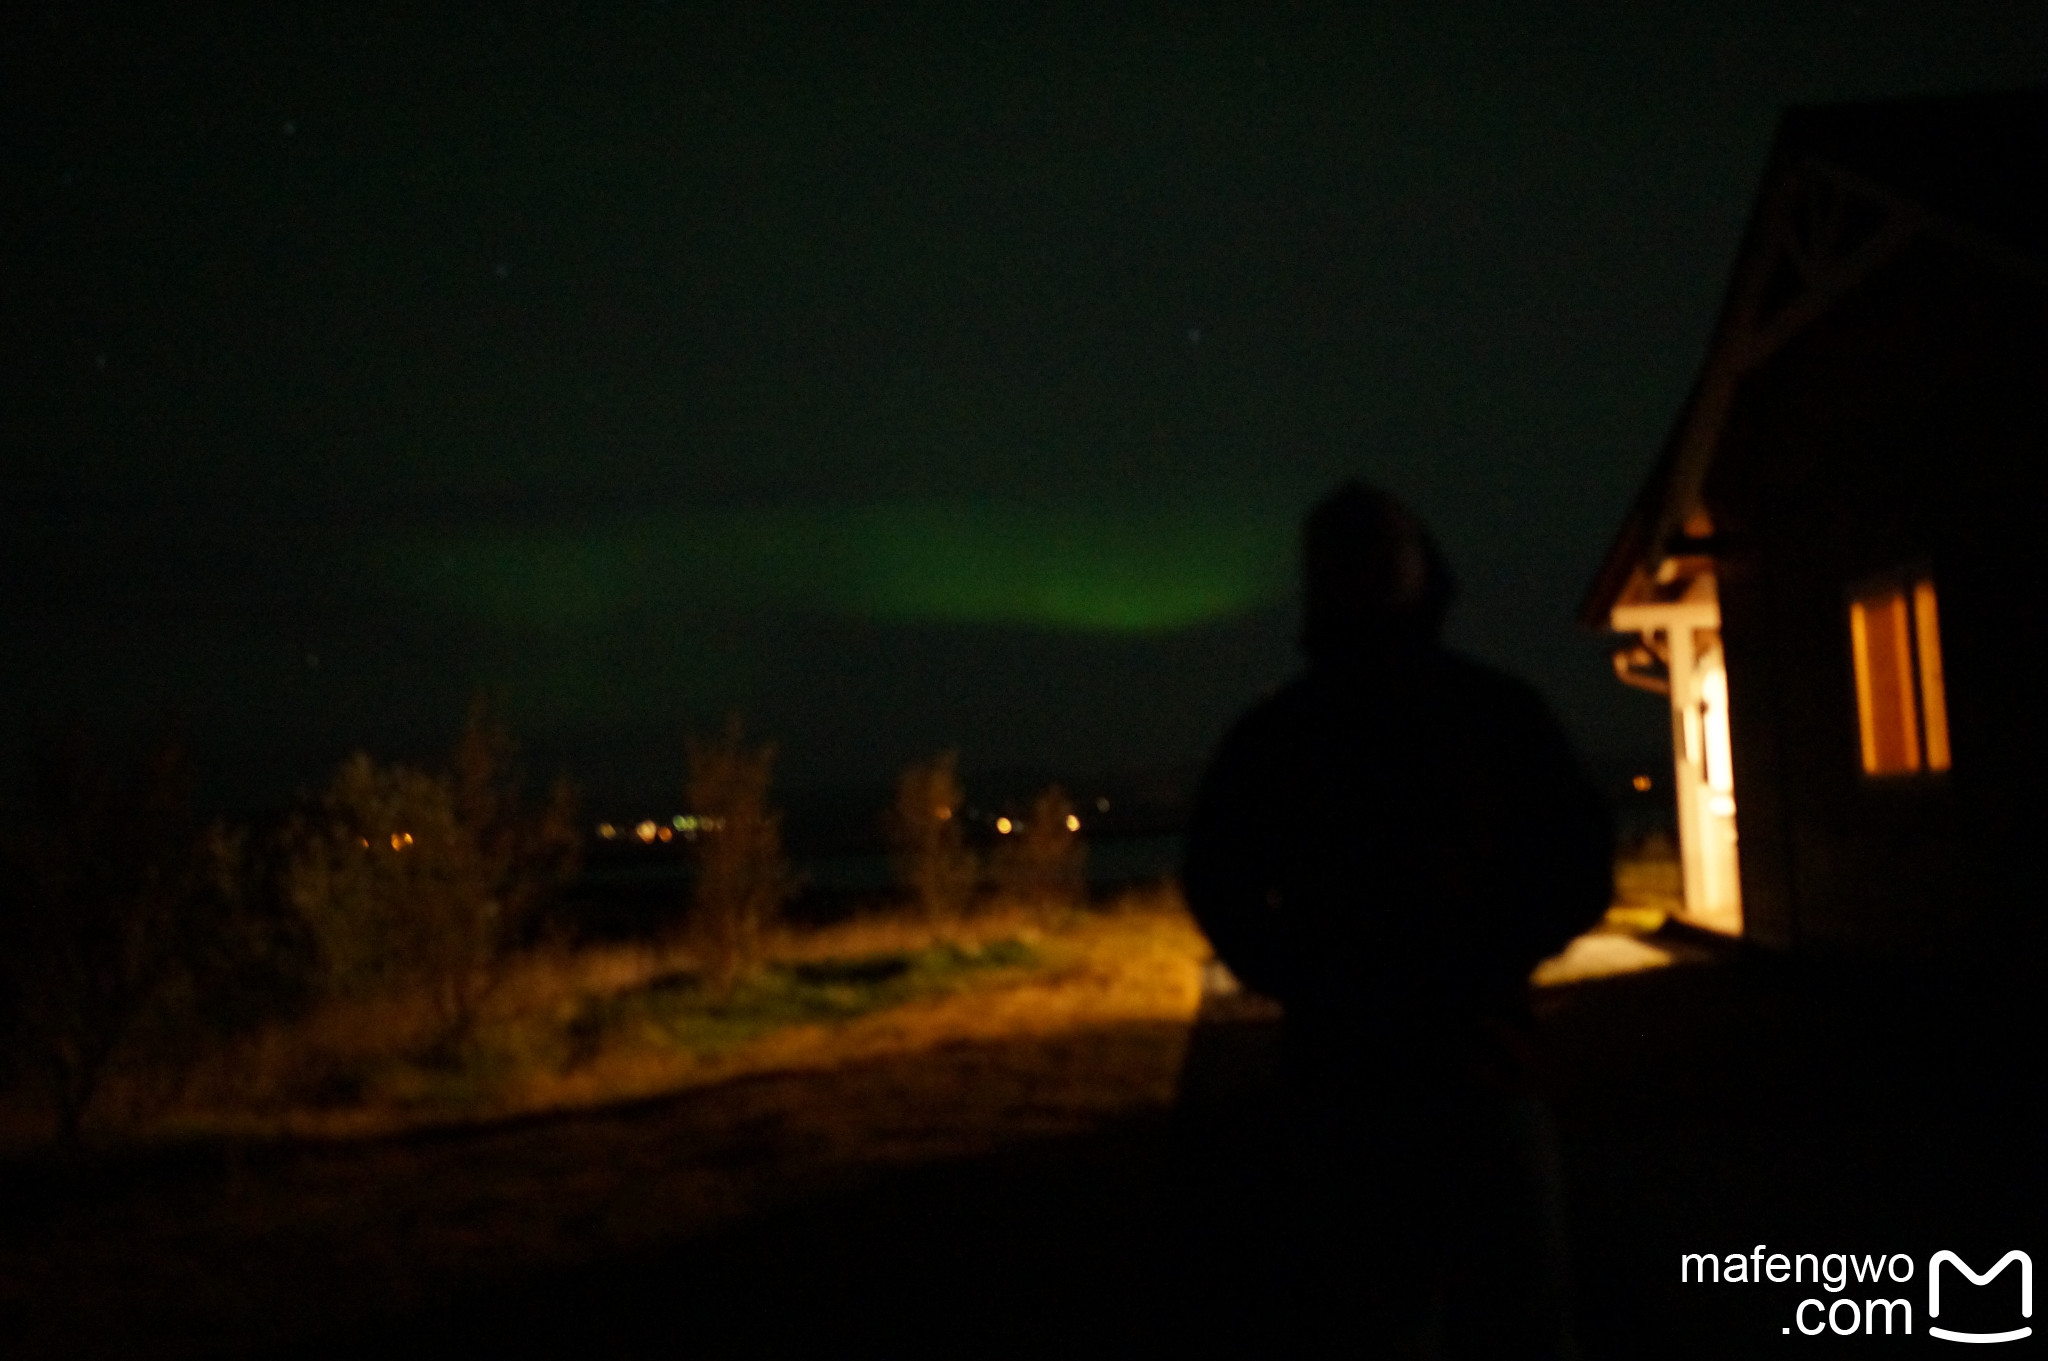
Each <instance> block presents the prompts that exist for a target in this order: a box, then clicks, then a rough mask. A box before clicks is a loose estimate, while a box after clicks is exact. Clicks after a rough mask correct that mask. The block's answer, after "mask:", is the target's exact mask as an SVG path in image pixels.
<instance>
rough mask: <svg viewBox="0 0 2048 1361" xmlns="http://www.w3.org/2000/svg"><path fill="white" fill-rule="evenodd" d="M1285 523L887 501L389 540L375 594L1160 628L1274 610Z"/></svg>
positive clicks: (553, 628) (531, 630)
mask: <svg viewBox="0 0 2048 1361" xmlns="http://www.w3.org/2000/svg"><path fill="white" fill-rule="evenodd" d="M1292 545H1293V517H1292V513H1291V512H1283V511H1279V510H1272V511H1267V510H1265V509H1264V508H1261V507H1256V506H1239V507H1237V508H1234V509H1230V508H1218V507H1206V508H1200V507H1178V508H1173V509H1171V510H1166V509H1155V510H1147V511H1143V512H1140V513H1136V514H1131V513H1123V512H1120V511H1117V510H1114V509H1112V508H1107V507H1075V506H1066V507H1059V506H1021V507H1020V506H1007V507H998V506H987V505H972V504H940V503H930V502H888V503H880V504H869V505H860V506H847V507H825V506H804V507H789V508H737V509H725V510H701V511H685V512H679V513H664V514H649V515H646V516H642V517H634V518H622V519H616V520H611V521H606V522H600V523H596V524H585V525H580V526H576V527H563V526H560V525H506V524H498V525H492V526H486V527H481V528H469V529H454V530H447V529H444V530H440V531H437V532H435V533H434V534H432V535H431V536H429V535H424V534H423V535H419V536H415V537H410V538H404V539H399V540H395V541H391V542H388V543H387V545H386V546H385V548H384V550H383V551H382V552H381V554H380V558H381V567H382V574H383V576H384V577H385V580H386V584H387V585H388V586H390V587H391V588H393V589H395V590H398V591H400V592H402V593H405V594H408V595H413V596H415V597H422V598H424V599H425V600H426V601H428V602H430V603H431V604H433V605H436V606H438V607H440V608H443V609H450V610H453V611H456V612H458V613H459V614H461V615H463V616H464V617H466V618H469V619H471V620H473V621H475V622H478V623H482V624H485V625H487V626H490V627H493V628H497V629H501V630H504V631H507V632H511V633H516V634H521V635H528V636H531V635H536V634H539V635H553V636H559V635H562V634H574V633H579V632H582V631H585V630H587V629H592V628H601V627H605V626H607V625H610V624H612V623H615V622H617V621H619V620H621V619H625V618H628V617H631V616H633V615H636V614H644V613H645V612H647V611H649V610H659V609H660V608H661V607H662V606H663V605H664V604H665V603H666V604H670V605H677V606H680V605H684V604H688V605H691V606H694V607H706V608H711V609H742V610H816V611H823V612H827V613H831V614H835V615H840V616H844V617H849V618H862V619H872V620H878V621H884V622H903V623H917V622H937V623H952V624H962V625H993V626H1011V627H1017V626H1022V627H1037V628H1044V629H1055V630H1067V631H1076V632H1085V633H1120V634H1159V633H1167V632H1172V631H1175V630H1179V629H1184V628H1188V627H1191V626H1195V625H1199V624H1203V623H1207V622H1210V621H1213V620H1217V619H1222V618H1226V617H1229V616H1232V615H1237V614H1241V613H1243V612H1245V611H1247V610H1251V609H1255V608H1257V607H1259V606H1261V605H1266V604H1270V603H1272V602H1274V601H1277V600H1279V599H1282V598H1284V596H1285V594H1286V592H1287V590H1288V588H1289V583H1290V581H1291V571H1292V559H1291V556H1290V554H1291V552H1292Z"/></svg>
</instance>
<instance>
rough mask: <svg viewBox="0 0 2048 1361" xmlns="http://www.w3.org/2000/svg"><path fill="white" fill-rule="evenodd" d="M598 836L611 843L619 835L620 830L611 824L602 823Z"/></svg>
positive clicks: (599, 826) (599, 824) (598, 826)
mask: <svg viewBox="0 0 2048 1361" xmlns="http://www.w3.org/2000/svg"><path fill="white" fill-rule="evenodd" d="M597 834H598V835H599V836H601V837H603V838H604V839H605V840H606V841H610V840H611V839H612V838H613V837H616V836H617V835H618V834H619V829H618V828H616V827H614V826H612V825H611V824H610V823H609V822H600V823H598V824H597Z"/></svg>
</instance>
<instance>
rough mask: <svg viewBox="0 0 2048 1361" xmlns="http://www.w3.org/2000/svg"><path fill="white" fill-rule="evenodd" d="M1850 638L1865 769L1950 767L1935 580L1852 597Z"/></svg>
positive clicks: (1901, 771) (1896, 771)
mask: <svg viewBox="0 0 2048 1361" xmlns="http://www.w3.org/2000/svg"><path fill="white" fill-rule="evenodd" d="M1849 640H1850V646H1851V650H1852V652H1853V654H1854V657H1855V663H1856V720H1857V729H1858V732H1859V734H1860V736H1861V738H1862V747H1863V770H1864V773H1865V774H1868V775H1910V774H1913V773H1915V772H1917V771H1921V770H1947V769H1948V768H1949V746H1948V700H1947V694H1946V692H1945V690H1944V689H1943V685H1942V672H1941V631H1940V627H1939V622H1938V618H1937V612H1936V608H1935V598H1934V583H1933V582H1932V581H1928V580H1926V579H1924V578H1923V579H1921V580H1918V581H1915V582H1913V583H1912V584H1911V585H1910V586H1907V585H1893V586H1884V587H1880V588H1878V589H1876V590H1873V591H1868V592H1865V593H1864V594H1862V595H1859V596H1857V597H1856V598H1854V599H1853V600H1851V601H1850V602H1849Z"/></svg>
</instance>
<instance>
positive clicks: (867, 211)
mask: <svg viewBox="0 0 2048 1361" xmlns="http://www.w3.org/2000/svg"><path fill="white" fill-rule="evenodd" d="M874 8H880V7H869V6H854V5H833V6H812V7H804V8H778V7H775V6H771V5H765V4H735V5H728V6H719V7H710V8H705V7H695V6H686V5H681V4H659V3H657V4H648V3H645V2H644V0H641V2H640V3H634V4H622V5H587V6H581V7H577V8H575V9H573V10H572V9H569V8H567V7H562V8H554V7H546V8H544V7H540V6H505V7H489V6H477V5H463V4H434V5H419V4H399V5H387V6H381V7H373V6H359V5H335V6H332V7H311V6H304V5H295V4H289V3H275V4H270V5H265V6H247V7H241V8H237V9H233V10H230V9H226V8H222V7H217V6H210V5H202V4H196V3H195V4H180V5H176V6H165V7H161V8H160V9H157V10H152V11H150V12H148V13H143V12H126V13H124V12H121V11H116V10H110V9H103V8H101V7H92V8H90V9H88V8H86V7H56V8H40V9H32V10H29V11H27V12H23V13H11V14H10V15H9V17H8V18H6V19H4V20H0V25H4V29H0V119H4V127H0V139H4V140H0V176H4V182H0V194H4V197H0V203H4V208H0V466H4V471H0V510H4V538H0V629H4V637H5V643H4V648H0V715H4V718H0V726H4V733H0V736H4V739H5V741H6V743H7V744H8V749H9V750H11V751H13V752H16V753H18V752H19V751H21V750H22V748H23V746H24V744H26V743H28V742H30V741H32V740H33V739H35V738H36V737H37V736H38V735H41V734H47V733H49V732H52V731H55V730H57V729H60V728H63V727H64V726H66V725H69V724H73V723H82V724H83V725H84V726H85V727H86V728H87V729H89V730H91V731H93V732H95V733H98V734H101V735H102V736H103V737H104V738H105V739H106V740H109V741H115V742H119V741H125V740H133V739H135V738H136V737H137V736H138V735H144V734H147V733H150V732H157V731H176V732H178V733H181V734H183V735H184V737H185V738H186V740H187V741H188V742H189V743H190V745H191V746H193V747H194V748H195V749H196V750H197V752H198V753H199V755H200V756H201V757H202V761H203V768H204V770H205V771H206V778H207V780H208V788H209V790H210V791H212V794H213V796H214V797H216V798H217V799H219V800H222V801H225V802H228V803H233V804H239V805H242V806H261V805H263V804H265V803H266V802H273V801H275V800H277V799H279V798H282V797H284V796H286V795H288V794H289V793H290V791H291V790H292V789H293V788H294V787H295V786H301V785H312V784H317V783H319V782H321V781H322V780H323V779H324V777H325V775H326V773H327V771H328V770H330V769H331V767H332V765H333V763H334V762H335V761H336V760H337V759H338V758H339V757H340V756H341V755H343V754H344V753H345V752H346V751H347V750H348V749H350V748H351V747H354V746H359V745H360V746H367V747H368V748H369V749H370V750H372V751H373V752H376V753H378V754H380V755H383V756H387V757H393V758H424V757H427V756H430V755H432V754H434V753H436V752H438V751H439V750H441V749H442V748H444V747H445V746H446V744H447V743H448V741H449V740H450V738H451V737H452V734H453V730H454V728H455V727H456V725H457V724H458V723H459V721H460V716H461V713H462V710H463V707H464V704H465V701H466V699H467V697H468V695H469V694H470V693H471V692H472V691H473V690H474V689H476V688H477V687H480V686H482V687H488V688H491V689H493V690H495V691H497V692H498V693H500V694H501V695H502V696H503V698H504V702H505V705H506V707H507V710H508V712H509V717H510V720H511V724H512V727H513V728H514V730H515V732H516V733H518V734H519V735H520V736H521V737H522V738H523V739H524V741H525V743H526V746H527V748H528V751H529V753H530V757H531V759H532V760H533V762H534V763H535V764H536V765H538V766H541V767H550V766H554V765H562V766H566V767H567V768H568V769H569V770H570V771H571V772H572V773H573V774H574V775H575V776H576V777H577V778H578V779H579V780H580V781H581V782H582V783H583V784H584V786H585V787H586V789H587V790H589V791H590V792H591V794H592V797H593V799H594V800H595V801H596V802H598V803H600V804H603V803H605V802H606V801H608V800H609V801H611V802H618V801H620V800H624V799H629V798H641V797H652V796H654V795H656V794H671V793H672V792H673V791H674V790H676V789H677V788H679V786H680V783H681V778H682V749H683V735H684V734H685V733H686V732H688V731H690V730H691V729H692V728H696V729H698V730H700V731H702V730H708V729H709V728H711V727H714V726H715V725H717V724H718V723H719V722H720V720H721V719H722V717H723V715H724V714H725V713H726V712H727V711H729V710H738V711H741V712H743V713H744V714H745V715H746V717H747V720H748V723H749V726H750V728H751V729H753V730H754V731H756V732H759V733H761V734H763V735H769V736H774V737H776V738H778V739H779V740H780V742H781V751H782V765H781V769H782V772H783V778H784V780H785V782H786V783H792V784H797V785H801V784H805V783H812V784H816V783H821V782H832V781H854V780H862V781H865V780H877V779H884V778H886V777H887V776H888V774H889V773H890V772H891V771H893V770H894V769H895V768H896V767H897V766H898V765H900V764H901V763H902V762H903V761H905V760H906V759H909V758H911V757H915V756H920V755H923V754H927V753H929V752H930V751H932V750H934V749H936V748H938V747H940V746H943V745H957V746H958V747H959V748H960V749H961V751H962V762H963V765H964V766H965V767H966V768H967V769H969V770H970V771H972V770H975V769H978V768H991V767H1019V766H1030V767H1034V768H1042V769H1046V770H1050V771H1058V772H1065V773H1068V774H1069V775H1071V776H1076V777H1078V776H1080V775H1083V774H1088V773H1102V772H1111V771H1148V770H1161V769H1168V768H1172V767H1176V766H1184V765H1186V764H1187V763H1190V762H1193V761H1197V760H1199V759H1200V757H1201V756H1202V754H1203V753H1204V752H1205V751H1206V750H1207V749H1208V748H1209V747H1210V745H1211V744H1212V743H1213V741H1214V740H1215V738H1216V736H1217V735H1218V734H1219V732H1220V730H1221V727H1222V726H1223V724H1224V723H1225V722H1227V721H1228V719H1229V717H1230V716H1231V715H1232V714H1233V713H1234V712H1235V711H1236V710H1238V709H1239V708H1241V707H1242V706H1243V705H1244V704H1245V703H1246V702H1248V701H1249V700H1250V699H1251V698H1252V697H1254V695H1255V694H1256V693H1257V692H1258V691H1259V690H1260V689H1261V688H1263V687H1265V686H1268V685H1270V684H1272V683H1274V682H1275V681H1277V680H1278V679H1280V678H1281V677H1283V676H1284V675H1285V674H1286V673H1287V672H1288V671H1289V670H1290V669H1291V668H1292V667H1293V666H1294V664H1295V658H1294V653H1293V646H1292V634H1293V619H1292V610H1291V605H1290V594H1291V591H1292V570H1293V551H1294V541H1293V535H1294V527H1295V524H1296V521H1297V520H1298V517H1299V515H1300V513H1301V512H1302V510H1303V509H1304V508H1305V507H1306V506H1307V504H1308V503H1309V502H1310V501H1312V500H1313V499H1314V498H1315V497H1316V496H1317V495H1319V494H1320V493H1321V492H1322V491H1324V490H1326V489H1327V488H1328V486H1329V485H1331V484H1332V483H1334V482H1335V481H1337V480H1338V479H1340V478H1343V477H1346V476H1363V477H1366V478H1369V479H1372V480H1376V481H1378V482H1380V483H1382V484H1384V485H1386V486H1388V487H1389V488H1390V489H1392V490H1394V491H1395V492H1396V493H1397V494H1399V495H1401V496H1403V497H1404V498H1406V499H1408V500H1409V501H1410V502H1411V504H1412V505H1413V506H1414V507H1415V508H1416V509H1417V510H1418V511H1419V512H1420V513H1421V514H1422V515H1423V516H1424V517H1425V518H1426V519H1427V520H1428V521H1429V522H1430V523H1431V524H1432V525H1433V527H1434V528H1435V530H1436V532H1437V534H1438V536H1439V538H1440V539H1441V540H1442V542H1443V544H1444V546H1445V548H1446V550H1447V552H1448V554H1449V555H1450V557H1451V559H1452V561H1453V563H1454V564H1455V565H1456V567H1457V569H1458V572H1459V574H1460V576H1461V578H1462V580H1463V584H1464V594H1463V598H1462V601H1461V603H1460V605H1459V607H1458V609H1457V611H1456V612H1455V614H1454V616H1453V624H1452V630H1451V632H1452V637H1453V640H1454V642H1456V643H1457V644H1458V645H1459V646H1461V647H1464V648H1467V649H1468V650H1470V651H1472V652H1474V653H1476V654H1478V655H1480V656H1482V657H1485V658H1488V659H1490V660H1494V661H1497V662H1499V663H1501V664H1504V665H1506V666H1508V667H1510V668H1512V669H1514V670H1517V671H1519V672H1521V673H1523V674H1524V675H1526V676H1528V677H1529V678H1530V679H1532V680H1534V681H1535V682H1536V683H1537V684H1538V685H1539V686H1541V687H1542V688H1543V689H1544V690H1545V692H1546V693H1547V694H1548V695H1549V696H1550V697H1551V699H1552V701H1553V703H1554V704H1555V705H1556V707H1557V708H1558V710H1559V712H1560V713H1561V714H1562V715H1563V717H1564V718H1565V720H1566V722H1567V723H1568V725H1569V726H1570V727H1571V728H1572V729H1573V731H1574V732H1575V734H1576V735H1577V737H1578V739H1579V741H1580V743H1581V745H1582V746H1583V747H1584V748H1585V749H1586V750H1587V751H1588V752H1589V753H1590V754H1594V755H1624V754H1634V753H1654V752H1656V751H1657V750H1658V749H1659V747H1660V744H1661V743H1662V742H1663V740H1664V733H1665V719H1664V716H1663V712H1662V708H1661V704H1660V702H1659V701H1657V700H1655V699H1654V698H1652V697H1649V696H1644V695H1639V694H1635V693H1633V692H1630V691H1628V690H1625V689H1623V688H1622V687H1621V686H1620V685H1619V684H1617V683H1616V682H1615V681H1614V680H1613V678H1612V676H1611V673H1610V672H1609V670H1608V668H1607V664H1606V658H1605V649H1604V648H1603V646H1602V645H1601V643H1600V642H1599V640H1597V639H1594V638H1590V637H1588V636H1586V635H1584V634H1581V633H1579V632H1578V631H1577V630H1576V629H1575V627H1574V625H1573V623H1572V611H1573V606H1574V604H1575V602H1576V600H1577V597H1578V595H1579V593H1580V592H1581V590H1582V589H1583V588H1584V585H1585V582H1586V580H1587V578H1588V577H1589V576H1590V574H1591V572H1592V570H1593V568H1594V566H1595V565H1596V564H1597V562H1598V560H1599V558H1600V556H1601V554H1602V552H1603V551H1604V549H1605V548H1606V545H1607V542H1608V539H1609V536H1610V535H1611V533H1612V532H1613V530H1614V528H1615V526H1616V525H1617V523H1618V522H1619V519H1620V517H1621V514H1622V511H1623V508H1624V506H1625V504H1626V502H1627V500H1628V498H1629V497H1630V495H1631V494H1632V493H1633V491H1634V490H1635V488H1636V485H1637V484H1638V482H1639V481H1640V480H1641V478H1642V476H1643V474H1644V473H1645V472H1646V470H1647V468H1648V466H1649V463H1650V461H1651V460H1652V458H1653V457H1654V455H1655V453H1656V450H1657V447H1658V445H1659V443H1660V441H1661V439H1662V438H1663V436H1664V434H1665V431H1666V429H1667V427H1668V424H1669V423H1670V421H1671V420H1672V419H1673V417H1674V415H1675V414H1676V411H1677V408H1678V405H1679V403H1680V401H1681V399H1682V398H1683V396H1684V393H1685V390H1686V387H1687V385H1688V384H1689V382H1690V380H1691V378H1692V375H1693V373H1694V370H1695V368H1696V366H1697V364H1698V361H1699V359H1700V356H1701V351H1702V347H1703V345H1704V343H1705V340H1706V336H1707V332H1708V328H1709V327H1710V325H1711V323H1712V320H1713V315H1714V310H1715V308H1716V306H1717V304H1718V302H1719V299H1720V294H1721V290H1722V288H1723V286H1724V283H1725V279H1726V274H1727V271H1728V268H1729V266H1730V263H1731V259H1732V256H1733V252H1734V250H1735V247H1736V243H1737V238H1738V235H1739V233H1740V231H1741V229H1742V226H1743V223H1744V220H1745V216H1746V214H1747V212H1748V208H1749V203H1750V197H1751V194H1752V193H1753V191H1754V188H1755V185H1756V181H1757V178H1758V176H1759V174H1760V172H1761V170H1762V167H1763V162H1764V157H1765V155H1766V152H1767V150H1768V145H1769V139H1770V135H1771V131H1772V128H1773V126H1774V123H1775V119H1776V117H1777V114H1778V112H1779V110H1780V109H1781V108H1782V107H1783V106H1785V105H1786V104H1788V103H1796V102H1816V101H1829V100H1839V99H1857V98H1874V97H1882V96H1890V95H1903V94H1911V93H1921V92H1936V91H1954V90H1963V89H1973V88H1992V87H2006V86H2012V85H2017V84H2023V83H2029V82H2034V81H2039V80H2041V79H2043V78H2048V6H2044V5H2041V4H2039V3H2038V2H2037V0H2029V2H2027V3H2013V4H2003V5H1993V4H1985V3H1964V2H1962V0H1930V3H1925V4H1917V5H1908V4H1885V3H1877V2H1876V0H1873V2H1872V3H1868V4H1852V3H1833V2H1830V0H1815V3H1807V4H1791V5H1787V4H1780V3H1732V4H1720V5H1690V4H1688V5H1676V4H1673V5H1652V4H1644V3H1624V2H1622V0H1616V3H1612V4H1593V3H1582V4H1550V5H1539V4H1523V5H1488V4H1460V5H1455V6H1452V5H1443V4H1435V3H1429V4H1420V3H1418V4H1401V5H1351V6H1339V5H1315V4H1301V5H1293V6H1284V5H1279V4H1271V3H1269V4H1256V5H1249V4H1248V5H1244V6H1241V7H1231V6H1221V5H1208V6H1186V7H1171V8H1168V7H1159V8H1150V7H1135V6H1131V7H1127V6H1094V5H1076V6H1072V7H1059V6H1053V5H1028V6H1014V7H1008V8H1011V9H1014V10H1015V11H1017V12H1016V13H1011V14H1008V15H1005V14H1003V13H1000V12H999V10H1000V9H1002V8H1004V7H998V6H993V5H985V4H972V5H969V4H961V5H955V6H942V7H930V8H915V7H890V9H891V13H892V17H880V16H878V15H876V14H873V13H870V12H869V11H870V9H874ZM1104 10H1109V11H1113V13H1111V14H1108V15H1105V14H1104V13H1102V12H1101V11H1104Z"/></svg>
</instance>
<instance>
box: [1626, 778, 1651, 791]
mask: <svg viewBox="0 0 2048 1361" xmlns="http://www.w3.org/2000/svg"><path fill="white" fill-rule="evenodd" d="M1629 783H1630V784H1632V785H1634V786H1635V787H1636V792H1637V793H1638V794H1641V793H1643V792H1645V791H1646V790H1648V789H1649V787H1650V777H1649V776H1647V775H1638V776H1636V777H1635V778H1634V779H1633V780H1630V781H1629Z"/></svg>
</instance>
